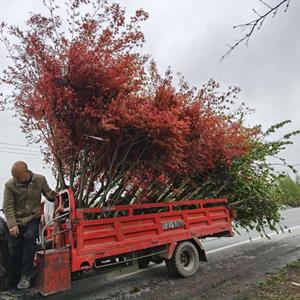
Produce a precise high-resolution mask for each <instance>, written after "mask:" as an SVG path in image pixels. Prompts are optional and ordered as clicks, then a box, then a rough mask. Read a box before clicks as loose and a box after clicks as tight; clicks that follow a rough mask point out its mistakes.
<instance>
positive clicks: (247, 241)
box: [205, 226, 300, 254]
mask: <svg viewBox="0 0 300 300" xmlns="http://www.w3.org/2000/svg"><path fill="white" fill-rule="evenodd" d="M297 229H300V226H295V227H291V228H287V229H284V230H283V232H288V231H292V230H297ZM276 234H280V232H279V233H277V232H272V233H270V234H268V236H273V235H276ZM263 238H265V237H261V236H258V237H256V238H253V239H251V240H250V239H249V240H246V241H242V242H238V243H235V244H231V245H228V246H224V247H220V248H217V249H214V250H210V251H205V253H206V254H211V253H216V252H219V251H223V250H227V249H230V248H234V247H237V246H240V245H243V244H247V243H250V242H254V241H257V240H261V239H263Z"/></svg>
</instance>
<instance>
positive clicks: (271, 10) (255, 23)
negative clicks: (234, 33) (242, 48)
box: [220, 0, 290, 62]
mask: <svg viewBox="0 0 300 300" xmlns="http://www.w3.org/2000/svg"><path fill="white" fill-rule="evenodd" d="M259 1H260V2H261V3H262V4H263V5H265V6H266V7H267V8H268V10H267V11H266V12H265V13H264V14H260V13H258V12H257V11H256V10H255V9H253V12H254V14H255V15H257V16H258V17H257V18H256V19H254V20H252V21H249V22H248V23H244V24H239V25H235V26H233V28H234V29H236V28H240V29H241V32H243V31H244V30H246V33H245V34H244V36H242V37H241V38H240V39H238V40H237V41H236V43H234V44H233V45H228V44H226V46H228V47H229V50H227V51H226V52H225V54H224V55H223V56H222V57H221V59H220V61H221V62H222V61H223V60H224V59H225V58H226V57H228V56H229V55H230V53H231V52H232V51H233V50H234V49H235V48H236V47H238V46H239V45H240V44H242V43H243V42H245V44H246V46H248V43H249V39H250V37H251V36H252V34H253V32H254V30H255V29H260V28H261V27H262V25H263V23H264V21H265V20H266V18H267V17H268V16H269V15H270V14H272V16H273V17H274V16H275V15H276V13H277V11H278V9H279V8H280V7H281V6H284V5H286V6H285V10H284V12H286V11H287V9H288V8H289V5H290V0H282V1H280V2H279V3H278V4H277V5H275V6H270V5H269V4H267V3H266V2H264V1H262V0H259Z"/></svg>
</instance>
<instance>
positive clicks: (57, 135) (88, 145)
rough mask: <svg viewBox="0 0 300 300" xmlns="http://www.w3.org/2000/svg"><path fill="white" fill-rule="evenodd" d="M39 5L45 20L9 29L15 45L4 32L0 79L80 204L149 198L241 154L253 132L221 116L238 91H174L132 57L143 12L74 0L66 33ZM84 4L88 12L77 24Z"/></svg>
mask: <svg viewBox="0 0 300 300" xmlns="http://www.w3.org/2000/svg"><path fill="white" fill-rule="evenodd" d="M47 3H48V7H49V11H50V15H49V16H48V17H45V16H41V15H39V14H37V15H34V16H32V17H31V18H30V19H29V21H28V22H27V26H28V30H27V31H24V32H23V31H21V30H20V29H18V28H16V27H10V28H9V30H10V33H11V34H12V35H14V36H15V37H17V38H19V44H18V45H17V46H14V45H12V46H11V45H9V41H8V39H7V38H6V37H5V36H4V35H2V39H3V40H4V42H6V43H7V46H8V48H9V50H10V53H12V58H13V60H14V61H15V63H16V65H15V66H12V67H11V68H10V69H9V70H8V71H7V72H6V75H5V78H3V79H2V80H3V81H4V82H6V83H8V84H12V85H13V86H14V94H15V97H14V98H13V105H14V107H15V108H16V109H17V111H18V112H19V114H20V116H21V119H22V121H23V129H24V130H25V131H26V132H27V133H29V134H33V133H34V132H35V133H37V134H36V135H35V137H38V140H39V141H42V142H43V143H45V144H46V145H47V148H46V149H45V158H46V160H47V161H48V162H52V163H53V164H54V165H55V168H56V169H57V170H58V173H59V175H60V176H59V178H60V184H61V185H64V184H65V183H64V180H67V181H68V182H69V184H71V185H72V186H73V188H74V190H75V191H76V195H77V197H78V199H79V200H80V201H81V203H82V204H83V205H94V203H96V201H97V199H98V198H99V197H100V199H102V201H104V202H106V204H109V201H112V200H113V199H116V197H121V196H122V198H124V199H125V198H126V196H128V197H129V198H130V197H131V198H130V199H134V201H143V200H145V199H148V200H149V199H152V198H151V195H152V196H153V197H154V195H155V189H156V188H157V186H161V185H163V184H166V183H171V182H172V181H173V180H176V179H177V178H192V177H193V176H197V175H199V174H202V173H206V172H209V171H210V170H213V169H214V168H215V167H217V166H220V165H230V163H231V161H232V159H233V158H234V157H238V156H241V155H244V154H245V153H247V152H248V151H249V147H250V145H249V139H250V137H251V136H252V135H253V134H255V132H254V131H253V130H251V129H247V128H245V127H244V126H243V125H242V124H241V122H239V121H238V119H237V116H236V115H235V114H230V113H229V112H228V109H229V108H230V107H231V103H230V102H231V101H232V100H230V99H231V98H232V97H233V98H234V97H235V94H236V92H238V89H231V90H229V92H228V93H225V94H222V95H218V93H217V89H218V84H217V83H215V82H214V81H210V82H209V83H208V84H207V85H205V86H204V87H203V88H201V89H200V90H196V89H194V88H191V87H189V86H188V85H187V83H185V82H184V81H183V80H182V79H181V81H180V88H179V89H178V90H177V89H176V88H175V87H174V84H173V80H172V74H171V72H170V71H168V72H167V73H166V75H165V77H164V78H162V77H160V76H159V74H158V72H157V70H156V67H155V63H153V62H151V63H149V62H148V58H147V56H144V55H142V54H140V53H139V52H138V51H137V47H138V46H141V45H142V43H143V42H144V37H143V34H142V32H141V31H140V28H139V23H140V22H141V21H144V20H145V19H147V17H148V15H147V13H145V12H144V11H142V10H139V11H137V12H136V14H135V16H133V17H132V18H131V20H130V22H127V21H126V18H125V11H124V10H123V9H121V7H120V6H119V5H117V4H112V5H109V4H107V3H106V2H105V1H101V0H99V1H83V0H81V1H79V0H77V1H75V0H73V1H71V4H70V7H69V8H70V9H71V11H72V12H73V13H72V15H71V17H70V19H69V24H70V28H69V33H68V34H64V33H63V31H62V30H61V24H62V22H63V20H61V18H60V17H59V16H58V15H55V11H56V10H55V9H54V7H55V6H54V4H55V1H52V0H49V1H48V2H47ZM90 4H94V9H95V13H94V14H86V15H85V16H83V18H82V19H79V15H78V14H79V11H80V9H81V7H82V6H83V5H90ZM99 11H100V12H99ZM4 29H5V28H4V27H2V33H3V30H4ZM149 66H150V67H149ZM148 67H149V69H147V68H148ZM88 136H96V137H99V138H101V140H99V139H98V140H97V139H93V138H89V137H88ZM33 137H34V136H33ZM174 191H175V192H176V193H178V191H179V189H174ZM108 195H110V197H108ZM101 197H102V198H101ZM114 197H115V198H114Z"/></svg>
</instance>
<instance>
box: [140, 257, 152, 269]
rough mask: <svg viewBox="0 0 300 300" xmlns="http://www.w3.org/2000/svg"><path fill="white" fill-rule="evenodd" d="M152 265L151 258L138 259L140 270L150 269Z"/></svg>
mask: <svg viewBox="0 0 300 300" xmlns="http://www.w3.org/2000/svg"><path fill="white" fill-rule="evenodd" d="M149 263H150V258H149V257H143V258H140V259H138V265H139V268H140V269H145V268H147V267H148V265H149Z"/></svg>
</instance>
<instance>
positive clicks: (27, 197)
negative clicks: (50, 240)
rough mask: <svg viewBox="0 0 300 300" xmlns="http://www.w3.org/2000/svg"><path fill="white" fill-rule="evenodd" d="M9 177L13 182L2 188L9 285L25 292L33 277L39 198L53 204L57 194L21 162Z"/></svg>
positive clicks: (39, 176)
mask: <svg viewBox="0 0 300 300" xmlns="http://www.w3.org/2000/svg"><path fill="white" fill-rule="evenodd" d="M11 174H12V176H13V178H11V179H10V180H9V181H7V182H6V184H5V188H4V199H3V210H4V214H5V217H6V220H7V225H8V229H9V235H8V247H9V257H10V264H11V269H12V274H11V276H10V283H11V286H15V285H17V284H18V288H19V289H26V288H29V286H30V277H31V276H32V274H33V260H34V254H35V247H36V239H37V238H38V234H39V222H40V216H41V207H40V206H41V194H43V195H44V196H45V197H46V198H47V199H48V200H49V201H54V200H55V197H56V193H55V192H54V191H52V190H51V189H50V188H49V186H48V184H47V181H46V178H45V177H44V176H42V175H38V174H34V173H32V172H31V171H30V170H28V167H27V164H26V163H25V162H23V161H18V162H15V163H14V164H13V166H12V169H11ZM18 282H19V283H18Z"/></svg>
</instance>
